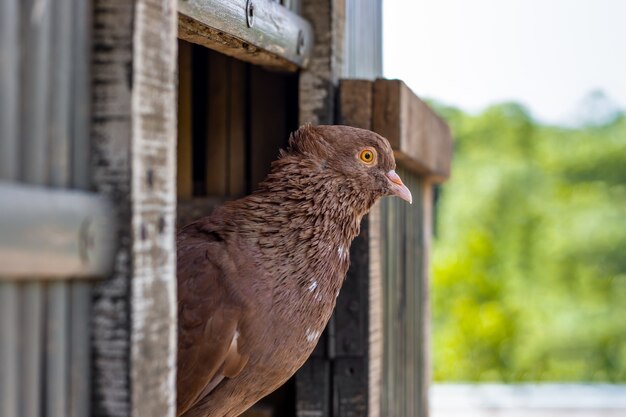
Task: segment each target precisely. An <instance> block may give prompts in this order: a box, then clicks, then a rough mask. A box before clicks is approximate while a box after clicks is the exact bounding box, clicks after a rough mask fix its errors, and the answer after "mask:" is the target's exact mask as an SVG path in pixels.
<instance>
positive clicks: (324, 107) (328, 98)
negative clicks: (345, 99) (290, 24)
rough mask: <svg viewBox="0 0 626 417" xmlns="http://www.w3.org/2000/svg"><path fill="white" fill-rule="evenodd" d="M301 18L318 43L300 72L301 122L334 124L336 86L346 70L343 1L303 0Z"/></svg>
mask: <svg viewBox="0 0 626 417" xmlns="http://www.w3.org/2000/svg"><path fill="white" fill-rule="evenodd" d="M301 7H302V17H304V18H305V19H306V20H308V21H309V22H311V24H312V25H313V34H314V38H315V45H314V47H313V51H312V53H311V60H310V63H309V66H308V67H307V68H306V69H305V70H304V71H301V73H300V90H299V92H300V94H299V100H300V103H299V106H298V108H299V112H300V116H299V120H300V124H304V123H311V124H333V123H334V120H335V89H336V88H337V83H338V80H339V77H340V76H341V74H342V71H343V49H344V24H345V21H344V20H345V2H344V0H302V6H301Z"/></svg>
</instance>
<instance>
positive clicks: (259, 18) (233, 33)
mask: <svg viewBox="0 0 626 417" xmlns="http://www.w3.org/2000/svg"><path fill="white" fill-rule="evenodd" d="M178 6H179V23H178V36H179V37H180V38H181V39H184V40H186V41H188V42H192V43H197V44H199V45H203V46H205V47H207V48H209V49H213V50H216V51H219V52H221V53H223V54H225V55H229V56H232V57H235V58H237V59H240V60H242V61H246V62H250V63H252V64H256V65H262V66H267V67H272V68H275V69H280V70H284V71H292V72H293V71H297V70H298V69H299V68H302V67H306V66H307V65H308V62H309V56H310V54H311V49H312V44H313V35H312V30H311V26H310V24H309V23H308V22H307V21H306V20H304V19H302V18H300V17H299V16H298V15H297V14H296V13H293V12H292V11H290V10H289V9H288V8H286V7H283V6H281V5H280V4H278V3H277V2H273V1H270V0H251V1H248V0H235V1H232V0H230V1H229V0H179V2H178Z"/></svg>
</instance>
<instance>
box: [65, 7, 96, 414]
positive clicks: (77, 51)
mask: <svg viewBox="0 0 626 417" xmlns="http://www.w3.org/2000/svg"><path fill="white" fill-rule="evenodd" d="M73 10H74V14H73V20H74V37H73V48H72V49H73V51H74V54H73V56H72V62H73V65H72V67H73V68H74V77H73V95H72V102H71V108H72V115H73V118H72V129H73V135H72V137H73V142H72V179H71V182H72V185H73V186H74V187H75V188H78V189H83V190H87V189H89V187H90V186H91V176H90V168H89V161H90V143H89V142H90V138H91V135H90V133H91V132H90V127H91V78H90V60H91V53H90V52H91V42H90V39H91V27H92V26H91V25H92V9H91V1H88V0H75V1H74V5H73ZM70 310H71V311H70V357H71V358H72V360H71V364H70V393H71V395H70V398H69V408H70V410H69V414H68V415H69V416H70V417H88V416H89V415H90V414H91V413H90V411H91V410H90V407H91V401H90V400H91V366H90V363H89V361H90V357H91V331H90V318H91V283H89V282H84V281H76V282H74V283H73V284H72V288H71V292H70Z"/></svg>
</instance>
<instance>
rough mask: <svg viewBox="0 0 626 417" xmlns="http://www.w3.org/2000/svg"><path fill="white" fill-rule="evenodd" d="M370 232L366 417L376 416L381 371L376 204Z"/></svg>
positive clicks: (380, 279)
mask: <svg viewBox="0 0 626 417" xmlns="http://www.w3.org/2000/svg"><path fill="white" fill-rule="evenodd" d="M367 220H368V231H369V242H368V244H369V248H368V251H369V282H368V284H369V288H368V294H369V303H368V304H369V308H368V325H369V326H368V363H367V366H368V374H367V378H368V380H367V384H368V390H367V391H368V407H367V411H368V412H367V415H368V417H379V416H380V406H381V385H382V370H383V275H382V260H381V250H382V248H381V227H382V225H381V220H382V219H381V208H380V202H378V203H376V204H375V205H374V206H373V207H372V209H371V210H370V213H369V215H368V216H367Z"/></svg>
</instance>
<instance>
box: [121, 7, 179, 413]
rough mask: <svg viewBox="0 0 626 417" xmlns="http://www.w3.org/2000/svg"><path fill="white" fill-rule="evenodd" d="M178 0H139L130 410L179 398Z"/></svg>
mask: <svg viewBox="0 0 626 417" xmlns="http://www.w3.org/2000/svg"><path fill="white" fill-rule="evenodd" d="M176 6H177V3H176V1H175V0H168V1H161V0H138V1H137V2H136V6H135V13H134V24H133V26H134V32H133V52H134V56H133V90H132V98H131V117H132V119H131V124H132V140H131V158H132V159H131V164H132V168H133V175H132V182H131V184H132V193H131V197H132V217H131V225H132V239H133V244H132V251H133V263H132V267H133V271H132V280H131V284H132V285H131V308H132V309H131V318H132V321H131V363H132V366H131V373H130V381H131V384H132V385H131V388H132V396H131V404H132V408H131V414H132V415H133V416H156V415H159V416H173V415H174V413H175V404H176V385H175V380H176V378H175V375H176V371H175V368H176V343H177V340H176V311H177V308H176V305H177V301H176V247H175V216H176V180H175V179H176V85H177V82H176V54H177V42H176V27H177V12H176Z"/></svg>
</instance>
